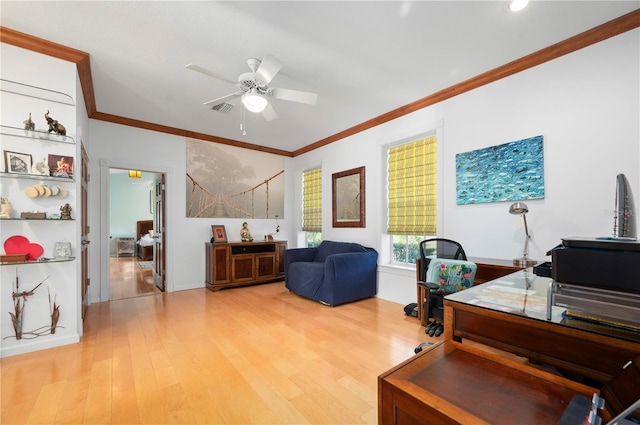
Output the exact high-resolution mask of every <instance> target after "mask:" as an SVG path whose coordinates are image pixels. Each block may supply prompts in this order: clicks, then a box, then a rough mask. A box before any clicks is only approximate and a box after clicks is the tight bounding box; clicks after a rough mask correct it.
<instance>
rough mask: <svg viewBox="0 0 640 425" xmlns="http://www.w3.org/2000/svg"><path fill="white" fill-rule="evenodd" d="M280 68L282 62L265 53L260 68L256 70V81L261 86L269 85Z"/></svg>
mask: <svg viewBox="0 0 640 425" xmlns="http://www.w3.org/2000/svg"><path fill="white" fill-rule="evenodd" d="M280 68H282V62H280V61H279V60H278V59H277V58H276V57H275V56H272V55H270V54H268V53H267V54H266V55H264V58H263V59H262V62H260V66H259V67H258V69H257V70H256V80H258V82H260V83H262V84H269V83H270V82H271V80H273V77H275V76H276V74H277V73H278V71H280Z"/></svg>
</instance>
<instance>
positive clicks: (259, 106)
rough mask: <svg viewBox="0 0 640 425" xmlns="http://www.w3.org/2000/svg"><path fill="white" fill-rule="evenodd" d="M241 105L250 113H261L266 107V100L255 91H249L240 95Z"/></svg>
mask: <svg viewBox="0 0 640 425" xmlns="http://www.w3.org/2000/svg"><path fill="white" fill-rule="evenodd" d="M242 104H243V105H244V107H245V108H247V110H248V111H250V112H262V111H264V108H266V107H267V99H265V98H264V96H262V95H261V94H259V93H257V92H256V90H255V89H251V90H249V91H248V92H246V93H245V94H243V95H242Z"/></svg>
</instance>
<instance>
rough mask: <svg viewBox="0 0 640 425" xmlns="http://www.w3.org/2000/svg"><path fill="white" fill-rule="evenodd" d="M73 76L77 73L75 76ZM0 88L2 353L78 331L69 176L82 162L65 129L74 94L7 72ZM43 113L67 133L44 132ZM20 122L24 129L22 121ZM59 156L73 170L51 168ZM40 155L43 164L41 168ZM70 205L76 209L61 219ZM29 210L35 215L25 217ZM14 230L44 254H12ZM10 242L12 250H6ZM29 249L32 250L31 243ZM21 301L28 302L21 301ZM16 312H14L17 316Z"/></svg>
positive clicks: (52, 342) (71, 128)
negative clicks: (61, 251)
mask: <svg viewBox="0 0 640 425" xmlns="http://www.w3.org/2000/svg"><path fill="white" fill-rule="evenodd" d="M3 71H4V68H3ZM73 78H74V80H75V75H74V76H73ZM63 84H64V82H63ZM0 91H1V92H2V97H3V108H2V111H0V141H1V142H2V143H1V145H2V148H1V149H2V152H0V154H1V155H2V157H1V158H0V179H1V180H2V185H1V187H0V192H1V193H0V195H1V196H2V198H6V200H7V202H6V203H5V199H3V205H2V207H3V208H2V210H1V211H0V214H2V216H0V229H1V232H0V234H1V235H2V238H1V240H0V249H2V253H3V254H6V256H3V260H7V261H2V262H0V273H1V274H2V280H1V281H2V284H1V285H0V291H2V297H0V298H1V299H5V302H3V303H2V311H0V313H1V314H0V324H1V325H2V326H1V329H2V335H1V336H0V338H2V340H3V344H2V349H1V354H2V356H3V357H4V356H6V355H7V353H10V354H13V353H22V352H29V351H34V350H38V349H42V348H47V347H52V346H56V345H60V344H65V343H69V342H72V341H74V340H76V341H77V339H78V338H79V330H78V326H77V323H78V317H79V314H80V302H79V300H78V289H77V288H78V284H79V281H78V279H79V266H77V265H76V263H77V262H76V261H75V260H76V257H77V255H78V254H79V252H80V250H79V248H76V247H78V246H79V237H78V236H77V235H78V229H77V227H78V224H77V221H76V220H75V218H76V217H77V218H79V217H80V212H79V211H78V210H77V208H78V206H79V205H80V202H79V200H78V199H77V198H76V193H77V187H76V186H77V183H76V180H75V178H74V175H75V174H76V170H79V169H80V167H79V165H80V164H79V163H78V162H76V159H78V147H77V146H76V140H75V139H74V137H73V136H72V135H70V134H69V133H72V132H75V131H76V119H77V118H76V108H75V102H74V100H73V97H71V96H70V95H67V94H65V93H62V92H59V91H55V90H49V89H46V88H43V87H37V86H34V85H29V84H22V83H19V82H16V81H10V80H7V79H0ZM48 118H50V119H54V120H57V121H58V123H59V124H61V125H64V127H65V128H66V132H67V134H64V135H63V134H56V133H55V132H50V131H48V129H49V124H50V120H49V119H48ZM29 123H33V125H32V126H31V128H33V127H35V129H29V126H28V125H27V124H29ZM22 124H24V127H23V128H21V127H20V125H22ZM8 158H11V159H12V160H13V158H18V159H20V160H22V161H24V162H23V163H19V164H20V165H26V166H21V167H15V166H13V167H10V165H9V159H8ZM62 158H65V159H66V160H67V161H66V162H67V164H68V165H69V166H70V167H72V168H71V170H70V171H69V170H68V169H67V168H64V171H65V172H64V173H59V172H58V173H57V174H62V175H53V174H54V173H56V170H55V169H51V170H49V168H52V165H54V166H56V167H55V168H56V169H58V170H60V169H61V167H60V162H58V161H61V160H62ZM42 161H44V165H43V166H42V167H39V165H40V164H41V162H42ZM22 171H24V172H22ZM67 171H69V172H68V175H67ZM39 172H41V173H44V174H39ZM47 172H49V173H48V174H47ZM78 175H79V174H78ZM34 189H36V190H37V192H34ZM43 189H45V190H44V193H43ZM54 194H59V195H54ZM7 205H9V206H10V207H7ZM69 211H70V213H71V214H73V215H72V217H71V218H66V217H67V213H68V212H69ZM22 213H25V214H22ZM26 213H29V214H28V215H30V216H37V217H38V218H27V217H25V216H26V215H27V214H26ZM38 213H44V214H38ZM41 216H42V217H41ZM63 217H64V218H63ZM54 222H55V223H57V224H53V223H54ZM14 236H15V237H22V238H25V239H26V240H27V241H28V242H27V243H28V244H30V245H40V246H41V248H42V250H40V248H39V247H38V248H37V250H38V252H42V251H44V252H43V254H42V255H40V257H39V258H37V259H35V260H22V258H20V259H19V260H18V261H16V259H17V258H16V257H18V258H19V255H22V256H23V258H24V257H25V256H24V254H26V252H15V251H20V250H22V248H23V247H22V245H18V246H17V247H16V245H15V244H13V245H11V244H8V243H7V241H8V240H9V239H10V238H11V237H14ZM15 241H16V239H14V241H13V242H15ZM60 243H62V244H68V245H67V246H70V247H71V252H70V253H71V254H76V253H75V252H73V250H74V249H77V250H78V252H77V254H76V255H70V256H62V257H58V256H56V250H55V246H58V244H60ZM9 246H11V248H12V249H11V250H10V252H9V253H6V249H7V248H8V247H9ZM29 248H31V250H32V252H33V246H31V247H29ZM29 248H25V251H28V250H29ZM67 252H68V251H67ZM30 258H33V257H30ZM39 282H40V283H42V282H44V285H42V286H40V284H39ZM23 291H27V292H24V294H25V295H21V296H19V297H12V296H11V294H12V293H16V292H17V293H19V294H23ZM7 300H8V301H7ZM54 305H55V306H57V307H56V308H57V309H58V310H57V315H56V319H55V321H54V318H53V315H52V311H53V310H54ZM26 306H28V308H24V307H26ZM10 315H11V316H10ZM14 316H19V320H17V319H14ZM58 320H59V321H58ZM42 329H45V330H44V331H43V330H42ZM47 329H49V330H47ZM56 330H57V332H56ZM23 336H24V338H23Z"/></svg>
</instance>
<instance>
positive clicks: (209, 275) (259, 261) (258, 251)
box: [205, 241, 287, 291]
mask: <svg viewBox="0 0 640 425" xmlns="http://www.w3.org/2000/svg"><path fill="white" fill-rule="evenodd" d="M286 249H287V242H286V241H264V242H230V243H206V244H205V255H206V261H205V267H206V270H205V283H206V285H207V288H209V289H211V290H212V291H217V290H220V289H224V288H231V287H235V286H245V285H255V284H257V283H265V282H275V281H277V280H282V279H284V251H285V250H286Z"/></svg>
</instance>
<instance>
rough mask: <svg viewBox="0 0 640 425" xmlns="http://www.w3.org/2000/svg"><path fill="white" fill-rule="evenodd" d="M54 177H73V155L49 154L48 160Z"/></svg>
mask: <svg viewBox="0 0 640 425" xmlns="http://www.w3.org/2000/svg"><path fill="white" fill-rule="evenodd" d="M47 164H48V165H49V170H50V171H51V175H52V176H54V177H69V178H71V177H73V157H70V156H64V155H53V154H49V159H48V161H47Z"/></svg>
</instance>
